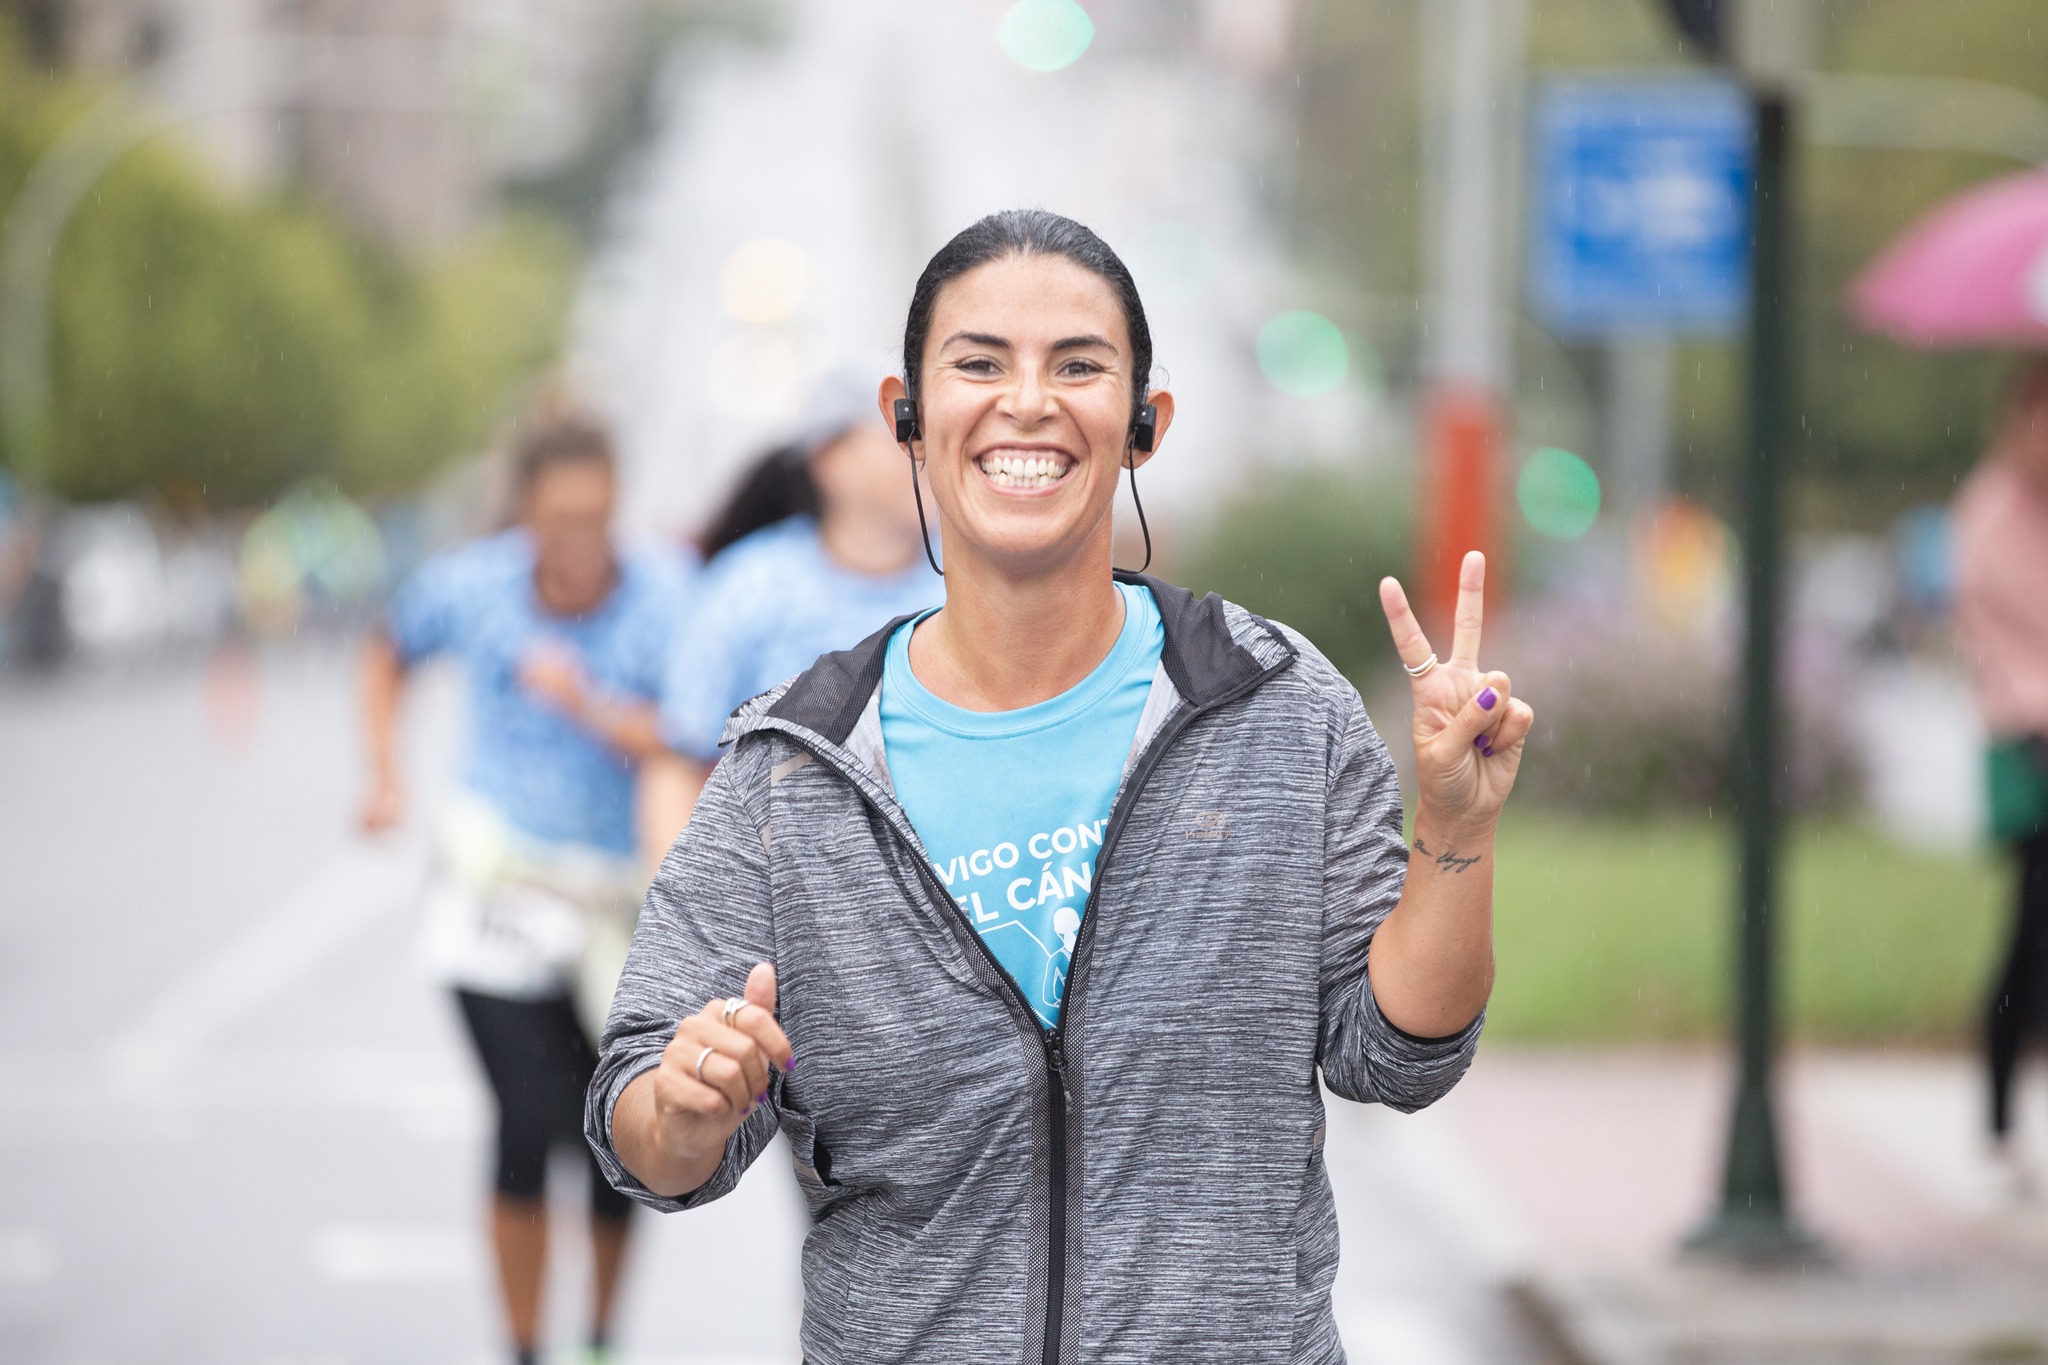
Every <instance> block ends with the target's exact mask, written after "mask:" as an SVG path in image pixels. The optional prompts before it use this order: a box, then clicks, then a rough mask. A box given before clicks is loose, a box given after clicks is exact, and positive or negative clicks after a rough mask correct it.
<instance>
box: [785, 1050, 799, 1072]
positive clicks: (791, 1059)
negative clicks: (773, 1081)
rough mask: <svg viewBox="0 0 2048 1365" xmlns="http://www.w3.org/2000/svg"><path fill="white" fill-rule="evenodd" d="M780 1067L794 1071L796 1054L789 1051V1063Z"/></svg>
mask: <svg viewBox="0 0 2048 1365" xmlns="http://www.w3.org/2000/svg"><path fill="white" fill-rule="evenodd" d="M782 1069H783V1070H784V1071H794V1070H796V1054H795V1053H794V1052H792V1053H790V1054H789V1065H787V1066H785V1067H783V1068H782Z"/></svg>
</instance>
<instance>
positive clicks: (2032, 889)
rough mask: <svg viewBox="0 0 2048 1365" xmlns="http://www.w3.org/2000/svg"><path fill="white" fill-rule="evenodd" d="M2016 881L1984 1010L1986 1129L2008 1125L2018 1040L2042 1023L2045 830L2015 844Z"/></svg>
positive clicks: (2047, 924) (2047, 899)
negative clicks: (2007, 930) (2005, 938)
mask: <svg viewBox="0 0 2048 1365" xmlns="http://www.w3.org/2000/svg"><path fill="white" fill-rule="evenodd" d="M2015 847H2016V848H2017V849H2018V851H2019V855H2020V886H2019V896H2018V898H2017V904H2016V905H2015V907H2014V911H2013V926H2012V945H2011V946H2010V947H2009V948H2008V949H2007V950H2006V954H2005V970H2004V971H2002V972H2000V973H1999V976H1998V983H1997V985H1996V986H1994V987H1993V988H1992V991H1991V1003H1990V1008H1989V1009H1988V1010H1987V1011H1986V1012H1985V1021H1984V1043H1985V1054H1986V1056H1987V1057H1989V1059H1990V1062H1991V1132H1992V1134H1993V1135H1994V1136H1996V1137H2004V1136H2005V1134H2006V1133H2007V1131H2009V1130H2010V1129H2011V1127H2012V1073H2013V1069H2014V1067H2015V1066H2017V1064H2018V1062H2019V1056H2020V1044H2021V1043H2022V1042H2024V1041H2025V1040H2026V1038H2027V1037H2028V1035H2030V1034H2039V1033H2040V1032H2041V1031H2042V1030H2043V1026H2044V1025H2048V833H2042V834H2036V835H2035V836H2034V837H2033V838H2031V839H2026V840H2023V841H2021V842H2020V843H2019V844H2017V845H2016V846H2015Z"/></svg>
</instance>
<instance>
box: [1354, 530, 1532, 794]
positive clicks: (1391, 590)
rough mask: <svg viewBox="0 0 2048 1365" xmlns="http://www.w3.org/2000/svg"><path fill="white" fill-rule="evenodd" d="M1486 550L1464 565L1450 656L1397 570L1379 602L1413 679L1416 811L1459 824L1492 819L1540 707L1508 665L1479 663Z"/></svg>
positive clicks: (1475, 553) (1460, 571)
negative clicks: (1519, 688)
mask: <svg viewBox="0 0 2048 1365" xmlns="http://www.w3.org/2000/svg"><path fill="white" fill-rule="evenodd" d="M1485 587H1486V556H1485V555H1483V554H1480V553H1479V552H1478V551H1477V550H1474V551H1472V552H1471V553H1470V554H1467V555H1466V556H1465V562H1464V563H1463V564H1462V565H1460V566H1459V569H1458V610H1457V616H1456V627H1455V630H1454V632H1453V634H1452V636H1451V657H1450V658H1448V659H1444V660H1440V661H1437V662H1435V663H1432V662H1431V660H1435V659H1436V654H1435V652H1434V651H1433V650H1431V649H1430V647H1429V638H1428V637H1427V636H1425V635H1424V634H1423V633H1422V627H1421V626H1420V625H1419V624H1418V623H1417V622H1416V620H1415V613H1414V612H1413V611H1411V610H1409V607H1408V595H1407V594H1406V593H1404V592H1403V591H1401V585H1400V583H1399V582H1397V581H1396V580H1394V579H1392V578H1383V579H1381V580H1380V605H1381V606H1382V607H1383V608H1385V610H1386V613H1387V628H1388V629H1389V630H1391V631H1392V632H1393V635H1394V649H1395V651H1396V652H1397V653H1399V654H1400V656H1401V664H1402V666H1403V667H1404V668H1406V669H1407V670H1408V673H1409V675H1410V677H1412V678H1413V679H1414V687H1415V772H1416V780H1417V784H1418V786H1419V787H1420V789H1421V790H1420V791H1419V792H1418V793H1417V806H1418V811H1420V810H1424V809H1426V810H1429V811H1431V812H1433V813H1434V814H1435V815H1436V816H1437V817H1438V818H1440V819H1443V820H1448V821H1453V822H1456V823H1458V824H1461V825H1487V826H1490V825H1491V824H1492V823H1493V822H1494V821H1495V820H1497V819H1498V818H1499V816H1500V808H1501V806H1502V804H1503V803H1505V802H1506V801H1507V799H1508V792H1509V791H1510V790H1511V789H1512V788H1513V787H1514V785H1515V773H1516V771H1517V770H1518V769H1519V768H1520V767H1521V766H1522V743H1523V741H1524V740H1526V739H1527V738H1528V736H1529V727H1530V726H1532V725H1534V724H1535V723H1536V713H1535V712H1534V711H1532V710H1531V709H1530V708H1529V704H1528V703H1527V702H1524V701H1518V700H1516V699H1515V698H1514V697H1513V696H1512V695H1510V692H1509V689H1508V675H1507V674H1505V673H1482V672H1480V671H1479V629H1480V625H1481V622H1482V620H1483V618H1484V616H1485V597H1484V590H1485Z"/></svg>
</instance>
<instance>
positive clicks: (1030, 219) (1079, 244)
mask: <svg viewBox="0 0 2048 1365" xmlns="http://www.w3.org/2000/svg"><path fill="white" fill-rule="evenodd" d="M1005 256H1059V257H1062V258H1064V259H1066V260H1069V261H1072V262H1073V263H1074V264H1075V265H1078V266H1080V267H1081V268H1082V269H1083V270H1086V271H1088V272H1089V273H1090V274H1092V275H1095V276H1097V277H1098V278H1100V279H1101V280H1102V281H1103V282H1104V283H1105V284H1107V285H1108V286H1109V287H1110V289H1111V290H1112V291H1113V292H1114V293H1115V294H1116V299H1117V302H1118V303H1119V304H1120V305H1122V307H1123V313H1124V328H1125V330H1127V331H1128V332H1130V334H1131V419H1132V420H1133V421H1134V422H1135V421H1136V420H1137V416H1138V405H1139V404H1141V403H1143V402H1144V401H1145V391H1146V389H1147V388H1149V387H1150V383H1151V375H1152V329H1151V328H1150V327H1149V326H1147V325H1146V323H1145V305H1144V303H1143V302H1141V301H1140V300H1139V298H1138V284H1137V281H1135V280H1133V279H1132V278H1131V272H1130V270H1129V268H1128V267H1126V266H1125V265H1124V263H1123V261H1122V260H1121V259H1120V258H1119V257H1118V256H1117V254H1116V253H1115V252H1114V251H1111V250H1110V249H1109V243H1107V242H1105V241H1103V240H1102V239H1101V238H1100V237H1097V236H1096V235H1095V234H1094V233H1093V232H1090V231H1089V230H1088V229H1087V228H1086V227H1083V226H1082V225H1081V224H1079V223H1077V222H1075V221H1074V220H1073V219H1071V218H1062V217H1061V216H1060V215H1059V214H1057V213H1049V212H1047V211H1046V210H1044V209H1006V210H1004V211H1003V212H1001V213H991V214H990V215H989V216H988V217H986V218H984V219H982V220H981V221H980V222H978V223H975V224H973V225H972V226H970V227H967V228H964V229H962V230H961V231H960V232H959V233H958V234H957V235H956V236H955V237H954V238H953V240H952V241H950V242H948V243H946V244H945V245H944V246H942V247H940V248H939V251H938V254H937V255H936V256H933V257H932V258H931V260H930V261H929V262H927V263H926V265H925V268H924V273H923V274H922V275H919V276H918V277H917V288H916V289H914V290H913V291H911V295H910V318H909V320H908V321H907V322H905V323H904V324H903V382H904V384H905V385H906V386H907V387H908V388H909V390H910V396H911V397H912V398H916V397H917V396H918V380H919V378H920V376H921V373H922V371H923V369H924V348H925V343H926V342H927V341H928V340H930V333H931V328H932V310H933V308H935V307H936V306H937V305H938V301H939V292H940V291H941V290H943V289H944V288H945V287H946V286H947V285H948V284H950V283H951V282H952V281H954V280H956V279H958V278H959V277H960V276H962V275H964V274H966V273H967V272H968V271H970V270H972V269H974V268H975V267H976V266H980V265H987V264H988V263H989V262H990V261H996V260H1001V259H1002V258H1003V257H1005Z"/></svg>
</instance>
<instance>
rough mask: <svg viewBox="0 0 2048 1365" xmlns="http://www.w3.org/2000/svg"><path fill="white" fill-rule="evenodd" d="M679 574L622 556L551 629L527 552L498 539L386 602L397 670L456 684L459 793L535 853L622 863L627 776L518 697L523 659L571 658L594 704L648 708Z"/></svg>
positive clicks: (577, 734)
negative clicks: (584, 607)
mask: <svg viewBox="0 0 2048 1365" xmlns="http://www.w3.org/2000/svg"><path fill="white" fill-rule="evenodd" d="M687 575H688V571H687V569H686V568H685V567H684V566H683V565H682V564H681V563H680V562H676V563H669V562H666V561H663V560H661V559H659V558H657V557H655V556H651V555H646V556H621V557H620V560H619V581H618V583H617V585H616V586H614V587H613V588H612V590H611V592H610V593H608V594H607V595H606V596H605V599H604V601H602V602H601V603H599V604H598V606H597V607H596V608H595V609H594V610H592V611H589V612H586V613H584V614H583V615H581V616H557V615H555V614H554V613H553V612H550V611H549V610H548V609H547V608H546V607H544V606H542V605H541V602H540V599H539V598H538V597H537V596H536V595H535V593H534V587H533V546H532V544H531V542H530V541H529V540H528V539H527V537H526V535H525V533H524V532H521V531H507V532H504V533H503V534H501V535H495V536H491V537H488V538H486V539H483V540H477V541H472V542H470V543H469V544H467V545H460V546H457V547H456V548H454V549H452V550H448V551H444V552H443V553H441V554H439V555H436V556H435V557H434V558H432V559H430V560H428V561H427V562H426V563H425V564H423V565H422V566H420V569H419V571H418V572H416V573H415V574H414V575H413V576H412V577H411V578H410V579H408V580H407V581H406V582H405V584H404V585H403V586H401V587H400V588H399V590H398V592H397V593H396V594H395V595H394V596H393V597H392V599H391V606H390V609H389V612H388V613H387V615H386V617H385V624H384V629H385V632H386V634H387V635H388V637H389V638H390V640H391V642H392V644H393V646H394V647H395V648H396V649H397V650H398V655H399V657H400V658H401V659H402V660H403V661H404V662H405V663H407V664H408V665H410V664H413V663H416V662H418V661H420V660H423V659H426V658H428V657H431V656H433V655H437V654H452V655H454V656H455V657H457V658H459V659H460V660H461V661H462V664H463V666H464V669H465V670H466V672H467V673H468V681H469V697H470V707H469V727H470V733H469V754H468V758H467V761H466V763H465V765H464V770H463V782H464V785H466V786H467V787H469V788H470V790H472V791H474V792H475V793H476V794H477V795H479V796H481V797H483V798H484V799H485V800H486V801H488V802H490V804H491V805H492V806H493V807H495V808H496V809H497V811H498V813H499V814H500V815H502V816H504V817H505V819H506V820H507V821H508V822H509V823H510V824H511V825H512V826H513V828H515V829H518V830H520V831H522V832H524V833H526V834H530V835H532V836H533V837H535V838H537V839H546V840H550V841H552V842H557V843H573V844H585V845H589V846H592V847H595V848H600V849H604V850H606V851H608V852H613V853H630V852H632V850H633V846H634V841H633V834H634V830H633V764H632V762H631V760H629V759H627V758H626V757H625V755H623V754H621V753H619V752H618V751H617V750H615V749H613V748H612V747H611V746H610V745H608V744H606V743H605V742H604V741H603V740H601V739H599V738H598V737H597V736H596V735H594V734H592V733H591V732H590V731H589V730H587V729H585V728H584V727H583V726H581V725H578V724H577V723H576V722H575V721H573V720H571V719H570V718H569V717H567V716H566V715H564V714H563V713H562V712H561V711H559V710H557V709H556V708H555V707H553V706H551V705H549V704H548V703H547V702H544V701H541V700H539V699H538V698H536V697H534V696H533V695H531V694H530V693H528V692H527V690H526V689H525V688H524V687H523V686H521V685H520V682H519V666H520V661H521V660H522V659H524V658H525V657H526V656H527V655H528V653H529V652H530V651H532V650H534V649H536V648H547V649H554V650H559V651H567V652H569V653H572V654H573V655H574V656H575V657H576V658H577V660H578V661H579V662H580V663H581V665H582V667H583V671H584V674H585V676H586V677H587V678H588V679H589V681H590V684H591V686H592V687H593V688H594V689H596V690H597V691H599V692H600V693H603V694H608V695H611V696H617V697H630V698H635V699H638V700H642V701H652V700H654V699H655V698H656V697H657V696H658V695H659V693H660V686H661V677H662V671H663V668H664V666H665V665H666V662H667V658H668V652H669V649H670V648H671V645H672V642H673V639H674V634H675V624H676V617H677V613H678V610H679V608H680V606H681V599H682V598H683V597H684V595H685V594H686V593H687V591H688V576H687Z"/></svg>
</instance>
